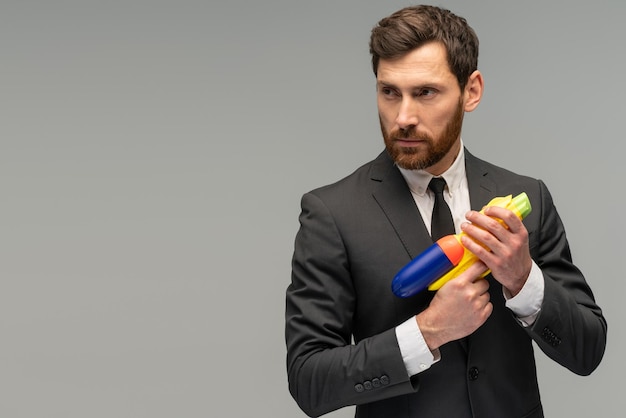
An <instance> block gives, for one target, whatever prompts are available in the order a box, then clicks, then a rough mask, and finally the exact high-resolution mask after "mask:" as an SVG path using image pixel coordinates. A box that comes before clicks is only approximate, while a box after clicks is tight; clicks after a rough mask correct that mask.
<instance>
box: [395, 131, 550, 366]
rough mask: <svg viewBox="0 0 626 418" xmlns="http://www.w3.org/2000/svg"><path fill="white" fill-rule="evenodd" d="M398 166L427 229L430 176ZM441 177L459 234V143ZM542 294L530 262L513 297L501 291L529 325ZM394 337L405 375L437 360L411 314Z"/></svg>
mask: <svg viewBox="0 0 626 418" xmlns="http://www.w3.org/2000/svg"><path fill="white" fill-rule="evenodd" d="M399 169H400V172H401V173H402V175H403V176H404V179H405V180H406V182H407V184H408V185H409V189H410V190H411V194H412V195H413V199H415V203H416V204H417V208H418V209H419V212H420V215H421V216H422V219H423V220H424V224H425V225H426V228H427V229H428V231H430V221H431V217H432V212H433V205H434V203H435V197H434V194H433V192H432V191H430V190H429V189H428V183H429V182H430V180H431V179H432V177H433V175H432V174H429V173H428V172H426V171H424V170H405V169H403V168H399ZM441 177H443V178H444V180H445V181H446V184H447V187H446V189H445V190H444V193H443V194H444V199H445V201H446V203H448V206H449V207H450V211H451V212H452V218H453V219H454V226H455V230H456V232H457V233H459V232H460V231H461V224H462V223H463V222H466V221H467V220H466V219H465V214H466V213H467V212H468V211H469V210H470V208H471V206H470V199H469V189H468V185H467V176H466V175H465V151H464V148H463V143H462V142H461V150H460V151H459V155H457V157H456V159H455V160H454V162H453V163H452V166H450V168H449V169H448V170H447V171H446V172H445V173H443V174H442V175H441ZM486 203H487V202H485V204H486ZM543 293H544V282H543V274H542V273H541V270H540V269H539V267H538V266H537V265H536V264H535V262H534V261H533V265H532V269H531V272H530V275H529V276H528V280H527V281H526V284H525V285H524V287H523V288H522V290H521V291H520V292H519V293H518V294H517V295H516V296H515V297H513V298H511V295H510V294H508V292H506V291H504V297H505V300H506V306H507V307H508V308H509V309H511V311H513V313H515V315H516V316H517V318H518V321H519V322H520V324H521V325H522V326H530V325H532V324H533V323H534V321H535V319H536V318H537V315H538V314H539V310H540V309H541V303H542V302H543ZM396 336H397V338H398V344H399V346H400V352H401V353H402V358H403V359H404V364H405V366H406V368H407V372H408V374H409V376H413V375H415V374H417V373H419V372H422V371H424V370H427V369H428V368H430V366H431V365H433V364H434V363H436V362H437V361H439V360H440V353H439V350H435V351H434V352H431V351H430V350H429V348H428V346H427V345H426V342H425V341H424V337H423V336H422V333H421V331H420V329H419V327H418V325H417V321H416V320H415V317H414V316H413V317H411V318H409V319H408V320H407V321H405V322H404V323H402V324H400V325H398V326H397V327H396Z"/></svg>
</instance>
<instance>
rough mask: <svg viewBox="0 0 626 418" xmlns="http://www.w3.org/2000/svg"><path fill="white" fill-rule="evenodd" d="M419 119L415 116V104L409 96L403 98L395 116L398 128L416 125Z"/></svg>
mask: <svg viewBox="0 0 626 418" xmlns="http://www.w3.org/2000/svg"><path fill="white" fill-rule="evenodd" d="M418 123H419V119H418V117H417V106H416V104H415V103H414V102H413V100H411V99H410V98H403V100H402V103H401V104H400V109H399V110H398V116H396V125H398V128H400V129H403V130H405V129H407V128H410V127H412V126H417V124H418Z"/></svg>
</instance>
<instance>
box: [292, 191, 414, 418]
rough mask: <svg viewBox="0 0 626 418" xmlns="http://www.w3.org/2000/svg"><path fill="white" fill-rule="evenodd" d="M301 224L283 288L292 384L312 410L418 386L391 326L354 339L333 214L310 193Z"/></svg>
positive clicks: (346, 271)
mask: <svg viewBox="0 0 626 418" xmlns="http://www.w3.org/2000/svg"><path fill="white" fill-rule="evenodd" d="M301 204H302V212H301V214H300V229H299V231H298V234H297V236H296V241H295V249H294V255H293V260H292V278H291V284H290V285H289V287H288V289H287V294H286V318H285V321H286V322H285V324H286V327H285V336H286V343H287V371H288V378H289V390H290V392H291V394H292V396H293V397H294V399H295V400H296V402H297V403H298V405H299V406H300V408H301V409H302V410H303V411H304V412H305V413H306V414H307V415H309V416H319V415H321V414H325V413H327V412H330V411H332V410H335V409H338V408H340V407H343V406H347V405H356V404H362V403H367V402H372V401H376V400H380V399H385V398H389V397H393V396H397V395H401V394H405V393H411V392H414V391H415V390H416V388H415V387H414V385H413V384H412V383H411V380H410V379H409V376H408V374H407V371H406V368H405V366H404V363H403V361H402V356H401V354H400V349H399V347H398V343H397V340H396V335H395V330H394V329H393V328H392V329H389V330H387V331H384V332H382V333H380V334H377V335H373V336H371V337H369V338H365V339H363V340H361V341H359V342H358V343H356V344H354V343H352V334H353V316H354V310H355V303H356V297H355V290H354V287H353V285H352V279H351V274H350V261H349V259H348V256H347V251H346V248H345V247H344V242H343V240H342V237H341V235H340V233H339V229H338V228H337V225H336V224H335V220H334V219H333V216H332V214H331V213H330V211H329V210H328V208H327V207H326V205H324V203H323V202H322V200H321V199H320V198H318V197H317V196H316V195H314V194H312V193H308V194H306V195H304V196H303V198H302V203H301Z"/></svg>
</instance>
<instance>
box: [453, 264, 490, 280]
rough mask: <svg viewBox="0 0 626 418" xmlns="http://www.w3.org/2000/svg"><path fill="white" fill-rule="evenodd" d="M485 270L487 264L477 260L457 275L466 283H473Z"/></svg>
mask: <svg viewBox="0 0 626 418" xmlns="http://www.w3.org/2000/svg"><path fill="white" fill-rule="evenodd" d="M486 271H487V266H486V265H485V263H483V262H482V261H480V260H478V261H476V262H475V263H474V264H472V265H471V266H469V267H468V268H467V270H465V271H464V272H463V273H462V274H461V275H460V276H459V277H461V276H463V277H464V278H465V280H466V281H467V282H468V283H473V282H475V281H476V280H478V279H480V277H481V276H482V275H483V274H484V273H485V272H486Z"/></svg>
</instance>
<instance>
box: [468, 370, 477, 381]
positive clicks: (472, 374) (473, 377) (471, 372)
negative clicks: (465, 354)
mask: <svg viewBox="0 0 626 418" xmlns="http://www.w3.org/2000/svg"><path fill="white" fill-rule="evenodd" d="M467 375H468V377H469V380H476V379H478V368H477V367H472V368H470V369H469V372H468V374H467Z"/></svg>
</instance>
